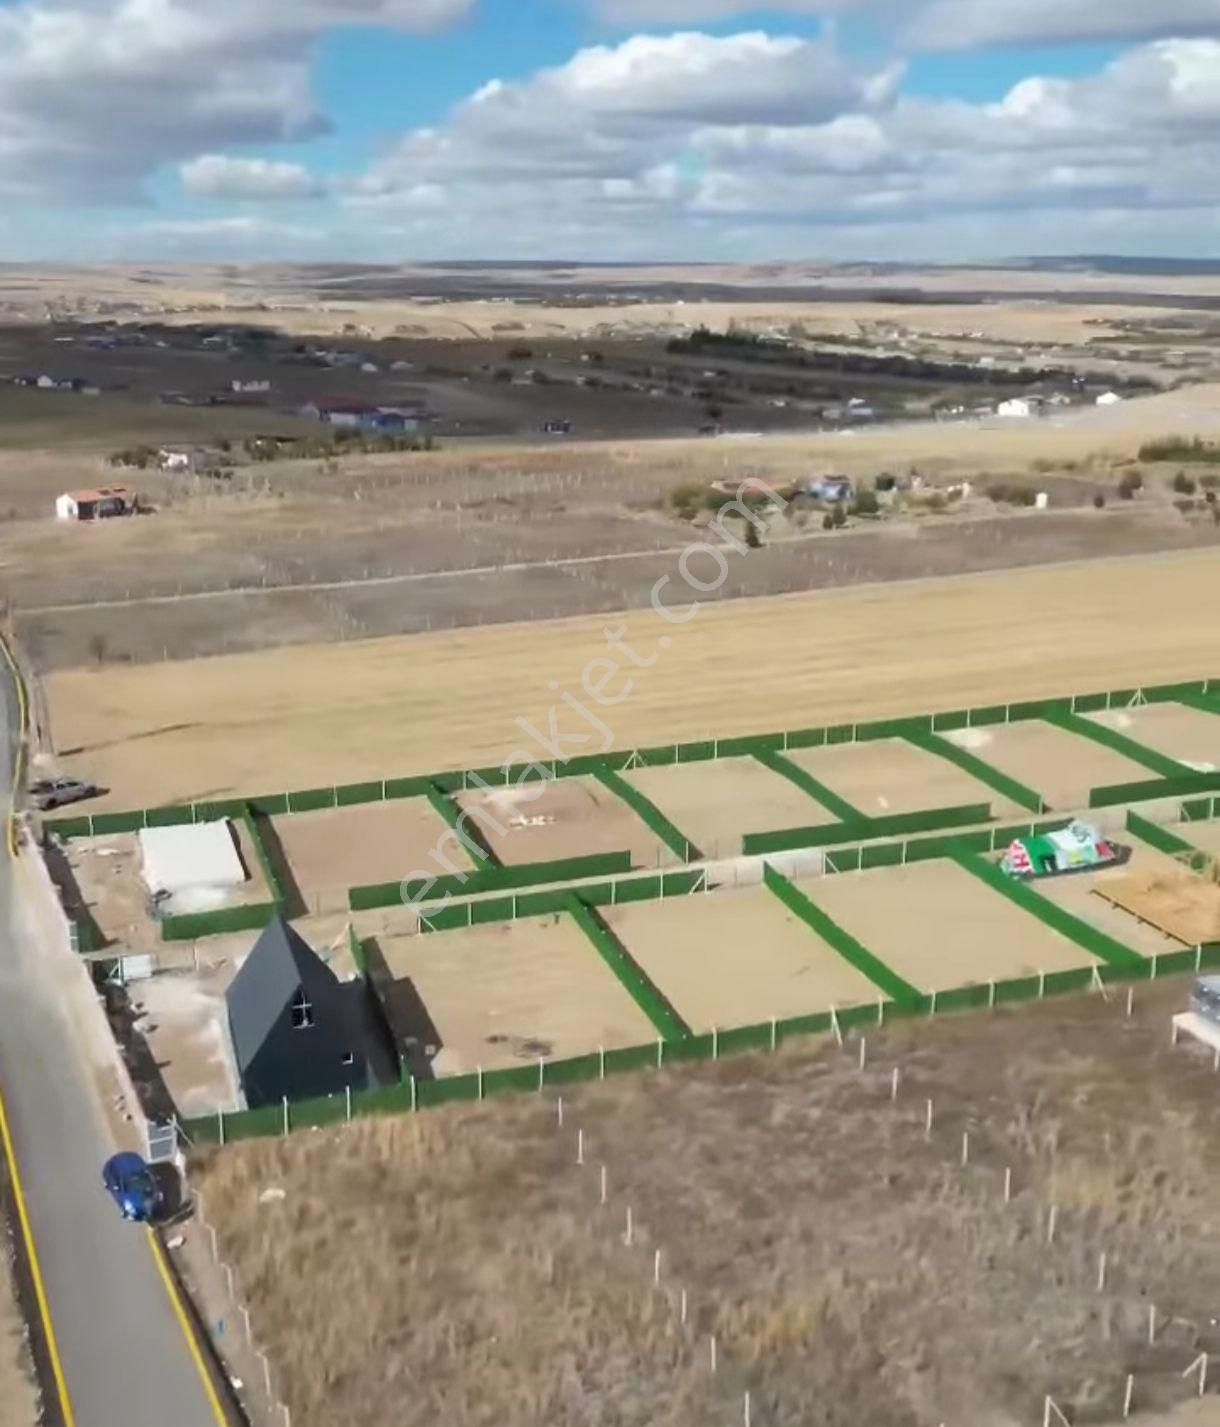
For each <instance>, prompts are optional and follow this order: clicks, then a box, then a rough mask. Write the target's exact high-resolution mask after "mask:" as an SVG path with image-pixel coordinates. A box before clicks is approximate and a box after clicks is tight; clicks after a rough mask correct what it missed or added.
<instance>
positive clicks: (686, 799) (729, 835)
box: [623, 758, 834, 858]
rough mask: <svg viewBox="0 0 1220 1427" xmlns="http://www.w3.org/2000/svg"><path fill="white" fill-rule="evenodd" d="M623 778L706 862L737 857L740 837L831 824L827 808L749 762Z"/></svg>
mask: <svg viewBox="0 0 1220 1427" xmlns="http://www.w3.org/2000/svg"><path fill="white" fill-rule="evenodd" d="M623 777H624V778H626V779H627V781H628V782H629V783H633V784H634V785H635V786H636V787H637V788H638V789H639V790H640V792H641V793H643V794H644V796H645V797H646V798H648V799H650V800H651V801H652V802H653V803H655V804H656V806H657V807H658V808H660V810H661V811H662V812H663V813H664V814H665V816H666V817H667V818H669V820H670V821H671V822H672V823H673V824H674V826H675V827H677V828H678V830H679V831H680V832H681V833H682V834H683V835H684V836H685V837H687V838H689V839H690V841H691V842H693V843H694V844H695V846H696V847H697V848H698V849H699V850H700V851H701V852H702V853H703V855H704V856H705V857H713V858H714V857H736V856H737V855H738V854H739V853H740V852H741V840H742V836H743V834H745V833H749V832H774V831H778V830H779V829H780V828H797V827H817V826H819V825H820V824H822V823H828V822H833V821H834V814H833V813H831V812H830V810H829V809H828V808H824V807H823V806H822V804H821V803H818V802H815V801H814V800H813V799H812V798H811V797H809V795H808V794H807V793H804V792H802V791H801V789H800V788H798V787H797V786H796V784H795V783H792V782H790V781H789V780H788V779H787V778H785V777H783V776H782V775H781V774H779V773H775V772H773V771H772V770H771V769H770V768H766V767H764V766H763V764H761V763H759V762H757V761H756V760H755V759H753V758H718V759H715V760H714V761H711V762H705V763H675V764H671V765H669V766H666V767H660V768H635V769H632V770H631V772H629V773H624V774H623Z"/></svg>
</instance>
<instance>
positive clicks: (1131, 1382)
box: [1123, 1373, 1135, 1422]
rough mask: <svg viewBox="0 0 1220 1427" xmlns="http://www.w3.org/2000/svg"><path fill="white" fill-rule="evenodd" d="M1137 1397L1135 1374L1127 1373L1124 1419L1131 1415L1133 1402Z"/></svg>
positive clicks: (1124, 1394)
mask: <svg viewBox="0 0 1220 1427" xmlns="http://www.w3.org/2000/svg"><path fill="white" fill-rule="evenodd" d="M1134 1397H1135V1374H1134V1373H1128V1374H1127V1390H1126V1392H1124V1393H1123V1421H1124V1422H1125V1421H1126V1420H1127V1418H1128V1417H1130V1416H1131V1403H1132V1399H1133V1398H1134Z"/></svg>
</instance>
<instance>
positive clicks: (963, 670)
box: [46, 551, 1220, 808]
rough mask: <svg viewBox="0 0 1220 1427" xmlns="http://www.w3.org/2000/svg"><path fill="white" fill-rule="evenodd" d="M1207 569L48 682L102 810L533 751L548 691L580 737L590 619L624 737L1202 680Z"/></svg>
mask: <svg viewBox="0 0 1220 1427" xmlns="http://www.w3.org/2000/svg"><path fill="white" fill-rule="evenodd" d="M1218 576H1220V553H1215V552H1211V551H1200V552H1195V553H1189V554H1179V555H1174V556H1170V557H1148V558H1140V559H1133V560H1129V561H1121V562H1114V563H1112V564H1106V563H1096V562H1095V563H1091V564H1087V565H1071V566H1062V567H1056V568H1043V569H1035V570H1022V571H1017V572H1013V573H1005V574H991V575H983V576H970V577H963V578H959V579H943V580H929V581H926V582H922V583H917V584H907V585H889V586H872V587H868V588H861V589H855V590H835V591H829V592H826V593H820V594H811V595H800V596H792V597H790V598H780V599H768V600H756V601H749V602H744V601H742V602H734V603H733V604H730V605H724V606H715V607H710V608H704V609H701V610H700V611H699V614H698V616H697V617H696V618H692V620H691V622H690V623H688V624H686V625H685V626H677V625H675V626H672V627H671V626H669V625H667V624H666V623H665V622H664V621H663V620H662V619H661V618H659V617H658V616H657V615H656V614H655V613H654V612H653V611H651V610H648V611H643V612H636V613H633V614H631V615H624V616H621V617H618V618H617V619H615V618H610V619H606V618H600V619H573V620H561V621H556V622H554V623H548V624H533V625H528V624H527V625H512V626H500V627H497V628H490V629H469V630H462V631H457V632H448V631H447V632H445V633H443V634H435V635H424V636H418V637H412V638H404V639H386V640H373V641H367V642H357V643H349V644H331V645H315V646H307V647H297V648H288V649H282V650H273V651H265V652H262V653H259V654H257V655H242V656H231V657H225V658H218V659H201V660H198V661H195V662H192V663H177V664H170V665H162V666H139V667H123V666H115V667H113V668H109V667H108V668H105V669H102V670H100V671H93V670H74V671H67V672H64V673H62V674H56V675H54V676H52V677H51V678H49V679H48V680H47V684H46V688H47V694H48V697H49V701H50V707H51V710H52V713H53V718H54V726H55V738H56V745H57V747H58V748H60V749H61V750H64V754H63V757H62V760H61V761H62V762H63V764H64V766H65V767H66V769H67V770H68V771H69V772H72V773H80V774H84V775H86V776H90V777H93V778H96V779H97V780H98V781H100V782H102V783H103V784H104V785H105V786H107V787H109V788H110V789H111V790H112V791H111V793H110V795H109V797H108V798H107V799H106V800H105V802H104V803H99V804H98V805H97V806H98V807H99V808H100V807H102V806H110V807H140V806H147V805H151V804H155V803H160V802H166V801H170V800H174V799H182V798H190V797H195V796H200V795H203V794H205V793H209V792H210V793H212V794H213V795H216V796H221V795H224V794H225V793H228V792H234V791H238V790H242V791H246V792H255V791H261V790H264V789H266V788H267V787H273V788H274V787H280V788H285V787H288V788H292V787H302V788H303V787H313V786H317V785H318V784H319V783H322V782H332V781H333V782H337V783H345V782H354V781H356V780H358V779H361V778H371V777H385V776H394V775H396V774H405V773H409V772H412V771H415V772H428V771H435V770H437V769H441V768H458V767H463V766H482V765H485V764H490V763H493V762H500V761H502V760H504V759H506V758H508V757H509V756H510V755H513V754H515V753H517V752H518V751H519V750H524V751H526V752H531V751H533V752H537V751H538V748H539V746H538V744H537V742H535V741H534V740H533V739H532V737H530V736H529V735H528V734H527V733H526V732H525V731H524V730H523V729H522V728H521V726H520V724H519V723H518V722H516V720H518V719H526V720H529V721H531V722H532V724H533V726H534V727H535V728H536V729H537V730H538V731H539V732H540V733H542V734H544V735H547V736H549V733H548V725H547V714H548V711H549V710H550V709H552V708H554V709H555V710H556V711H557V713H556V717H557V721H558V725H559V727H560V729H561V731H564V732H566V733H569V734H572V735H574V734H575V733H577V732H578V731H583V732H584V733H586V734H588V733H589V732H590V730H589V726H588V725H587V724H583V722H582V720H580V719H579V718H578V717H577V715H575V714H569V713H568V710H567V709H566V707H565V706H564V705H562V704H560V703H559V702H558V699H557V697H553V696H552V695H551V694H550V693H548V690H547V684H548V681H550V680H554V681H555V682H556V684H557V685H558V687H559V688H560V689H561V690H577V691H579V689H580V678H581V672H582V670H583V669H584V668H585V667H586V666H587V665H588V664H589V661H590V660H591V659H592V658H594V657H602V656H604V655H606V653H607V641H606V635H605V633H604V631H605V630H606V629H608V628H609V629H620V628H621V629H622V631H623V634H622V637H623V638H624V639H625V640H626V641H627V644H628V646H629V647H630V648H631V649H633V650H634V651H635V652H636V654H637V655H639V657H641V658H644V659H654V658H655V664H653V665H652V666H650V667H647V668H640V669H638V670H632V671H631V681H632V682H631V687H630V690H629V697H627V698H626V699H625V700H624V702H623V703H622V704H621V705H618V706H616V707H614V708H612V709H608V710H605V711H604V712H606V713H608V714H610V715H612V718H611V720H610V723H609V727H610V730H611V739H610V742H611V743H612V744H613V745H617V746H619V747H627V748H630V747H633V746H634V747H638V746H640V745H646V744H648V743H652V742H658V743H659V742H662V741H665V740H672V739H675V738H696V737H703V736H706V735H707V734H708V732H709V730H711V729H713V728H714V730H715V732H716V733H717V734H718V735H720V736H723V737H727V736H730V735H732V734H736V733H759V732H770V731H774V730H775V729H776V728H783V727H784V726H785V725H786V726H788V727H803V726H810V725H814V724H820V723H832V722H835V721H839V720H844V719H859V720H863V719H868V718H879V717H886V716H890V715H897V714H909V713H918V712H924V711H927V710H932V709H938V708H941V709H944V708H958V707H961V706H963V705H965V704H969V703H984V702H988V701H996V700H1005V699H1020V698H1032V697H1035V696H1039V695H1050V694H1059V693H1063V692H1067V691H1073V690H1075V691H1077V692H1082V691H1084V690H1086V689H1089V688H1094V689H1105V688H1112V687H1116V686H1119V685H1121V684H1122V683H1124V682H1127V683H1130V682H1138V681H1143V682H1147V683H1154V682H1164V681H1168V680H1171V679H1185V678H1199V677H1202V676H1203V675H1204V674H1205V673H1208V672H1210V671H1209V670H1207V669H1206V668H1201V667H1200V665H1201V664H1204V665H1206V663H1207V660H1208V654H1209V651H1210V650H1211V649H1212V648H1213V646H1214V637H1215V616H1214V612H1213V609H1212V604H1211V593H1212V591H1213V590H1214V588H1215V584H1216V580H1217V578H1218ZM673 594H674V595H675V597H676V599H677V600H678V601H680V598H681V597H680V595H679V594H678V591H677V589H675V590H674V591H673ZM1167 609H1172V610H1173V611H1174V616H1173V619H1172V620H1167V619H1166V618H1165V615H1164V611H1165V610H1167ZM684 612H685V611H684ZM662 635H664V636H666V637H668V638H670V640H671V645H670V646H662V645H661V644H660V638H661V636H662ZM620 663H624V664H625V663H626V659H625V657H624V658H621V659H620ZM612 689H613V691H614V692H615V693H622V692H624V691H626V690H627V682H626V678H624V681H623V682H622V683H621V684H615V685H613V686H612ZM696 691H697V692H696ZM560 714H563V715H565V717H564V718H562V719H561V718H560V717H559V715H560ZM604 741H605V740H604V739H601V740H599V737H598V736H597V735H596V734H594V735H592V738H591V742H589V743H585V744H581V745H574V744H573V742H572V741H570V739H569V740H568V741H566V742H565V744H564V748H563V751H564V752H567V753H576V752H589V751H593V750H595V749H597V748H599V747H601V746H602V743H603V742H604ZM73 749H75V750H77V751H76V752H74V753H70V752H68V750H73Z"/></svg>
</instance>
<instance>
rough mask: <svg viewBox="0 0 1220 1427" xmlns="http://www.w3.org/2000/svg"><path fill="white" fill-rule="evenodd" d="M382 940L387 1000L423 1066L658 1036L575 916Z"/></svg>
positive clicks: (542, 1055) (469, 1063)
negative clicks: (573, 918) (431, 1048)
mask: <svg viewBox="0 0 1220 1427" xmlns="http://www.w3.org/2000/svg"><path fill="white" fill-rule="evenodd" d="M377 947H378V948H379V952H380V960H381V961H382V962H383V963H384V965H383V967H382V968H380V969H379V968H377V966H376V962H377V960H378V957H377V953H374V963H375V968H374V970H375V975H376V978H377V981H378V985H379V989H380V992H381V996H382V1001H383V1004H384V1005H385V1007H386V1011H387V1014H388V1017H389V1021H390V1026H391V1028H392V1030H393V1032H394V1037H395V1040H396V1041H397V1042H398V1044H399V1045H400V1046H403V1047H404V1048H405V1050H404V1053H406V1054H407V1055H408V1058H409V1059H410V1061H411V1063H412V1065H413V1066H415V1067H416V1071H417V1073H427V1071H428V1070H429V1069H430V1070H431V1073H432V1074H434V1075H464V1074H467V1073H468V1072H470V1071H473V1070H475V1069H477V1068H478V1067H479V1066H482V1067H483V1069H484V1070H494V1069H497V1068H500V1067H503V1066H512V1065H521V1064H532V1063H534V1062H535V1061H537V1060H539V1059H547V1060H555V1059H562V1058H563V1057H566V1056H572V1055H582V1054H585V1053H587V1052H589V1051H595V1050H596V1049H597V1048H598V1046H605V1047H606V1049H607V1050H609V1049H610V1048H611V1047H615V1046H630V1045H645V1044H647V1043H648V1042H649V1041H652V1040H655V1039H656V1034H657V1033H656V1031H655V1030H654V1029H653V1026H652V1023H651V1022H650V1021H649V1020H648V1018H647V1016H645V1015H644V1013H643V1011H641V1010H640V1009H639V1007H638V1006H637V1005H636V1004H635V1002H634V1001H633V1000H632V999H631V997H630V996H629V995H628V994H627V992H626V990H624V988H623V986H622V985H621V983H620V982H619V981H618V980H617V979H616V977H615V976H614V973H613V972H612V971H611V970H610V969H609V967H607V966H606V964H605V962H604V961H602V959H601V957H600V956H599V955H598V953H597V951H596V949H595V948H594V947H593V946H592V945H591V944H590V942H589V940H588V938H587V937H586V936H585V934H584V933H583V932H582V931H581V930H580V928H579V927H578V926H577V925H576V923H575V922H574V921H573V920H572V918H571V917H567V916H555V917H546V918H542V917H533V918H523V919H522V920H520V921H516V922H499V923H495V924H493V925H490V926H484V927H472V928H469V929H468V930H459V931H452V932H437V933H435V934H433V935H431V936H397V937H383V938H380V939H378V941H377ZM428 1047H435V1048H436V1049H435V1053H434V1054H430V1053H429V1051H428ZM421 1057H422V1058H423V1060H424V1061H425V1062H426V1064H421Z"/></svg>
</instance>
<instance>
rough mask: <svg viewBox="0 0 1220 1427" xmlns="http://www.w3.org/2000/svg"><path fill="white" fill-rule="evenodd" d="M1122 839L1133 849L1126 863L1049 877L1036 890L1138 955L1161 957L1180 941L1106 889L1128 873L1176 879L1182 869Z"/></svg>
mask: <svg viewBox="0 0 1220 1427" xmlns="http://www.w3.org/2000/svg"><path fill="white" fill-rule="evenodd" d="M1125 841H1126V842H1127V844H1128V845H1129V846H1130V847H1131V849H1132V852H1131V860H1130V861H1129V862H1128V863H1126V865H1125V866H1123V867H1112V868H1108V869H1106V870H1105V871H1102V872H1081V873H1073V874H1072V875H1070V876H1068V877H1048V878H1046V879H1044V880H1043V881H1040V882H1039V883H1038V891H1039V892H1040V893H1041V894H1042V895H1043V896H1044V897H1046V898H1047V900H1048V901H1051V902H1054V903H1056V905H1058V906H1060V907H1063V908H1064V909H1065V910H1066V911H1069V912H1071V913H1073V915H1075V916H1077V917H1079V918H1080V919H1081V920H1082V921H1085V922H1088V923H1089V925H1090V926H1094V927H1096V928H1097V929H1098V930H1099V931H1103V932H1106V933H1107V934H1108V935H1110V936H1112V937H1114V938H1115V939H1116V940H1118V941H1120V942H1122V943H1123V945H1124V946H1129V947H1130V948H1131V949H1132V951H1138V952H1139V953H1140V955H1141V956H1164V955H1166V954H1167V953H1169V952H1171V951H1181V950H1182V942H1180V941H1178V940H1177V939H1176V938H1174V937H1171V936H1167V935H1165V934H1164V933H1163V932H1161V931H1158V930H1157V929H1156V927H1151V926H1148V925H1147V924H1146V923H1144V922H1142V921H1140V920H1139V919H1138V918H1137V917H1134V916H1132V915H1131V914H1130V913H1129V912H1125V911H1123V910H1122V908H1121V907H1117V906H1115V905H1114V903H1113V902H1109V901H1107V900H1106V899H1105V892H1106V890H1107V888H1109V887H1113V886H1115V885H1116V884H1118V883H1121V882H1122V881H1124V880H1125V879H1126V878H1128V877H1131V876H1136V877H1148V878H1154V877H1165V876H1173V877H1175V878H1176V877H1177V876H1179V875H1180V872H1181V869H1180V867H1179V866H1178V864H1177V863H1175V862H1174V860H1173V858H1171V857H1166V856H1165V854H1164V853H1163V852H1158V851H1157V850H1156V849H1155V848H1152V847H1148V846H1146V845H1145V844H1144V843H1138V842H1135V841H1134V840H1133V839H1130V838H1128V839H1125ZM1192 945H1193V943H1192Z"/></svg>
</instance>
